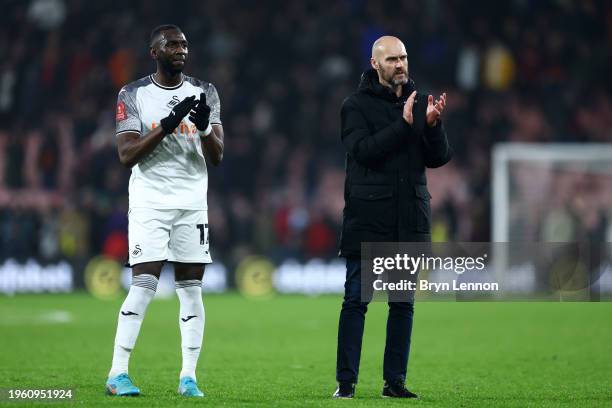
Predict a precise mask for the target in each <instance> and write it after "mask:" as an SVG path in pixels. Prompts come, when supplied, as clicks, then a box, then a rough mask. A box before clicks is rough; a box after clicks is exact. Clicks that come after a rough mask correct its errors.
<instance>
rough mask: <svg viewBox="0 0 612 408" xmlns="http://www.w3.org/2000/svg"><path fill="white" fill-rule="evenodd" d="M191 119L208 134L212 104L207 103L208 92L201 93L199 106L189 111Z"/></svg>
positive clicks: (205, 134) (200, 129)
mask: <svg viewBox="0 0 612 408" xmlns="http://www.w3.org/2000/svg"><path fill="white" fill-rule="evenodd" d="M189 120H190V121H191V122H192V123H193V124H195V125H196V127H197V128H198V130H199V131H200V132H204V136H208V135H209V134H210V131H209V129H208V127H209V126H210V106H208V105H207V104H206V94H204V93H201V94H200V100H199V101H198V104H197V106H195V107H194V108H193V110H192V111H191V112H190V113H189Z"/></svg>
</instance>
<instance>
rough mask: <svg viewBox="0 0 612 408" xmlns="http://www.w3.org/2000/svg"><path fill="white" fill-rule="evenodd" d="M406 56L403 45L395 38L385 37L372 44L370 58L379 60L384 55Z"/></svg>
mask: <svg viewBox="0 0 612 408" xmlns="http://www.w3.org/2000/svg"><path fill="white" fill-rule="evenodd" d="M389 53H391V54H402V53H403V54H406V47H404V43H403V42H402V41H401V40H400V39H399V38H397V37H393V36H391V35H385V36H382V37H380V38H379V39H378V40H376V41H374V44H372V58H374V59H376V60H379V59H380V58H381V57H383V56H384V55H385V54H389Z"/></svg>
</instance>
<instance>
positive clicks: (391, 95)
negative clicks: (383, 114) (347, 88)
mask: <svg viewBox="0 0 612 408" xmlns="http://www.w3.org/2000/svg"><path fill="white" fill-rule="evenodd" d="M414 89H415V86H414V81H413V80H412V78H408V82H407V83H406V84H405V85H403V90H402V96H401V97H400V98H398V97H397V96H396V95H395V92H393V90H392V89H391V88H389V87H386V86H384V85H382V84H381V83H380V82H379V81H378V73H377V72H376V70H374V69H373V68H370V69H368V70H367V71H365V72H364V73H363V74H361V80H360V81H359V87H358V91H359V92H364V93H369V94H372V95H375V96H378V97H380V98H383V99H388V100H390V101H393V102H396V101H398V100H402V101H403V100H406V99H408V96H410V94H411V93H412V91H414Z"/></svg>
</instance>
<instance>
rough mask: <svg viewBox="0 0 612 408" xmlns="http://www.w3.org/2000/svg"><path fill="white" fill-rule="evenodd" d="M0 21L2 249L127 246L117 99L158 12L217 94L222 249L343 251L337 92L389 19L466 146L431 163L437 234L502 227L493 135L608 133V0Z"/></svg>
mask: <svg viewBox="0 0 612 408" xmlns="http://www.w3.org/2000/svg"><path fill="white" fill-rule="evenodd" d="M0 23H1V24H0V33H1V34H0V49H1V50H2V54H1V55H2V57H3V58H2V60H1V61H0V258H6V257H13V258H16V259H18V260H24V259H26V258H30V257H34V258H37V259H40V260H43V261H44V260H52V259H58V258H68V259H87V258H89V257H91V256H93V255H96V254H105V255H107V256H110V257H113V258H116V259H117V260H119V261H123V260H125V258H126V255H127V218H126V213H127V181H128V179H129V175H130V172H129V170H127V169H125V168H123V167H122V166H121V165H120V164H119V160H118V157H117V153H116V147H115V137H114V126H115V123H114V110H115V101H116V96H117V92H118V90H119V89H120V88H121V86H123V85H124V84H126V83H128V82H131V81H133V80H135V79H138V78H140V77H143V76H145V75H147V74H149V73H151V72H153V71H154V68H155V66H154V63H153V61H152V60H151V59H150V57H149V54H148V36H149V32H150V30H151V29H152V28H153V27H155V26H157V25H159V24H162V23H174V24H178V25H179V26H181V27H182V29H183V31H184V32H185V34H186V36H187V39H188V40H189V43H190V56H189V62H188V64H187V67H186V70H185V73H186V74H188V75H192V76H195V77H198V78H201V79H204V80H206V81H210V82H212V83H214V84H215V86H216V87H217V89H218V91H219V95H220V98H221V104H222V105H221V107H222V108H221V116H222V120H223V125H224V128H225V134H226V141H225V152H226V153H225V158H224V161H223V163H222V165H221V166H220V167H219V168H213V167H212V166H210V167H209V172H210V177H209V183H210V190H209V194H208V202H209V219H210V224H211V239H212V249H213V256H214V257H215V259H219V260H223V261H225V262H227V263H229V264H230V265H231V264H234V263H235V262H237V261H238V260H240V259H242V258H243V257H244V256H245V255H247V254H252V253H259V254H264V255H266V256H268V257H270V258H272V259H282V258H286V257H288V256H294V257H297V258H301V259H307V258H311V257H327V258H329V257H333V256H334V255H335V252H336V234H337V230H338V227H339V222H340V219H341V210H342V206H343V198H342V186H343V179H344V170H343V165H344V154H345V153H344V149H343V147H342V145H341V143H340V138H339V109H340V105H341V103H342V100H343V99H344V98H345V97H346V96H348V95H349V94H350V93H351V92H352V91H353V90H354V89H355V88H356V86H357V84H358V81H359V76H360V74H361V72H362V71H363V70H364V69H366V68H368V66H369V57H370V47H371V44H372V42H373V41H374V40H375V39H376V38H377V37H379V36H380V35H384V34H390V35H396V36H398V37H399V38H400V39H402V40H403V41H404V43H405V44H406V48H407V51H408V59H409V69H410V75H411V76H412V77H413V78H414V80H415V82H416V85H417V88H418V89H419V91H421V92H430V93H433V94H434V95H438V94H439V93H441V92H443V91H446V92H447V93H448V100H449V104H448V108H447V109H446V111H445V113H444V120H445V124H446V128H447V131H448V134H449V137H450V139H451V144H452V145H453V147H454V149H455V151H456V155H455V158H454V160H453V161H452V162H451V163H450V164H449V165H447V166H445V167H443V168H441V169H436V170H434V171H431V172H429V184H430V190H431V193H432V195H433V201H432V205H433V210H434V226H433V229H434V231H433V233H434V239H435V240H438V241H448V240H456V241H487V240H489V239H491V236H490V235H491V232H490V231H491V221H490V219H491V216H490V213H491V200H490V192H491V180H490V165H491V149H492V146H493V145H494V144H495V143H498V142H502V141H523V142H579V143H588V142H608V141H609V140H610V139H611V136H612V100H611V88H612V86H611V85H612V84H611V80H610V72H611V71H612V64H611V63H610V57H611V48H612V47H611V43H612V3H610V2H606V1H529V0H515V1H503V2H488V1H487V2H485V1H482V2H479V1H470V2H461V1H425V0H424V1H414V2H412V1H410V2H407V1H406V2H381V1H376V2H373V1H372V2H366V1H358V0H356V1H348V0H347V1H331V2H330V1H326V2H323V1H313V2H285V1H242V2H229V1H219V0H212V1H206V2H201V1H186V2H177V1H173V2H165V3H159V4H153V3H152V2H148V1H134V2H132V1H125V2H106V1H104V2H97V1H96V2H93V1H88V2H86V1H62V0H35V1H8V2H4V3H3V10H2V14H1V16H0ZM601 205H602V206H606V207H607V206H609V203H607V204H606V203H601Z"/></svg>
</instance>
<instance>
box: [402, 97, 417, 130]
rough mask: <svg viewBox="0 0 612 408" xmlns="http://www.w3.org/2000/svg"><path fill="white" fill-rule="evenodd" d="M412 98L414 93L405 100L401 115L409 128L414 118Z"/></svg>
mask: <svg viewBox="0 0 612 408" xmlns="http://www.w3.org/2000/svg"><path fill="white" fill-rule="evenodd" d="M414 98H416V91H413V92H412V93H411V94H410V96H409V97H408V99H407V100H406V103H405V104H404V112H403V113H402V117H403V118H404V120H405V121H406V122H407V123H408V124H409V125H411V126H412V123H413V122H414V117H413V116H412V106H413V105H414Z"/></svg>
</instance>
